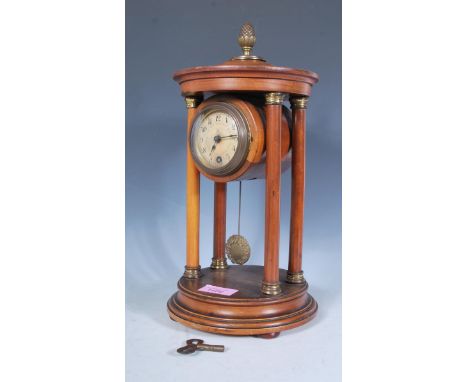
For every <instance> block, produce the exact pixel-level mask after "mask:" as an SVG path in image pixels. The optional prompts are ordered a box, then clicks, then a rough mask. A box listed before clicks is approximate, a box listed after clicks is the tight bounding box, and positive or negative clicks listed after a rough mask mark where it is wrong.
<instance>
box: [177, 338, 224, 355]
mask: <svg viewBox="0 0 468 382" xmlns="http://www.w3.org/2000/svg"><path fill="white" fill-rule="evenodd" d="M196 350H206V351H216V352H223V351H224V345H208V344H205V343H203V340H199V339H198V338H192V339H190V340H187V345H185V346H183V347H181V348H179V349H177V353H180V354H191V353H194V352H195V351H196Z"/></svg>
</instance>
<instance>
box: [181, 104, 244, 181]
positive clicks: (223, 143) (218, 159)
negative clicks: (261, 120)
mask: <svg viewBox="0 0 468 382" xmlns="http://www.w3.org/2000/svg"><path fill="white" fill-rule="evenodd" d="M248 140H249V131H248V126H247V123H246V122H245V119H244V118H243V116H242V114H241V112H240V111H239V110H238V109H236V108H235V107H234V106H233V105H231V104H229V103H226V102H217V103H213V104H210V105H209V106H207V107H206V108H204V109H203V110H202V111H201V112H200V113H199V114H198V115H197V117H196V118H195V121H194V123H193V126H192V131H191V135H190V149H191V152H192V157H193V159H194V160H195V162H196V163H197V164H198V166H199V167H201V168H202V169H203V170H204V171H206V172H207V173H208V174H210V175H217V176H223V175H228V174H230V173H232V172H234V171H236V170H237V169H238V168H239V167H240V166H241V165H242V163H243V162H244V160H245V157H246V155H247V152H248Z"/></svg>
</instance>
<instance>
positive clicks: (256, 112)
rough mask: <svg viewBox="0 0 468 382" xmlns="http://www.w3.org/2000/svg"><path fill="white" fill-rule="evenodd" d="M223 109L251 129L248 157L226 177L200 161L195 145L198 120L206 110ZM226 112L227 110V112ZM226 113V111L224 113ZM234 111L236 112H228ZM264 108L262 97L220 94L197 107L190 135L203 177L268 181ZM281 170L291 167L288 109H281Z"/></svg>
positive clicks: (289, 113) (197, 165) (215, 180)
mask: <svg viewBox="0 0 468 382" xmlns="http://www.w3.org/2000/svg"><path fill="white" fill-rule="evenodd" d="M213 107H221V108H227V109H235V111H237V113H238V114H239V116H238V117H237V118H239V119H240V118H242V120H243V121H244V122H245V124H246V125H247V128H248V129H249V132H248V134H247V135H248V136H249V137H248V140H249V141H248V143H247V144H248V147H247V151H246V155H245V157H244V158H243V161H242V162H241V163H240V164H239V166H237V167H235V168H234V169H233V170H234V171H231V172H229V173H227V174H220V175H217V174H213V173H212V172H210V171H209V170H208V169H207V168H205V166H204V165H203V164H202V163H201V162H200V161H199V160H197V157H196V155H194V147H193V142H192V134H193V129H194V127H195V123H196V122H197V118H198V116H199V115H200V114H202V113H204V112H205V111H206V110H207V109H210V108H213ZM224 110H226V109H224ZM224 110H223V111H224ZM229 111H230V112H232V111H233V110H229ZM265 126H266V118H265V109H264V105H263V104H262V97H260V96H258V95H254V94H252V95H245V94H242V93H239V94H229V95H226V94H219V95H213V96H211V97H209V98H208V99H207V100H205V101H203V102H202V103H201V104H200V105H199V106H198V108H197V115H196V116H195V119H194V123H193V124H192V127H191V129H190V133H189V135H188V139H189V142H188V144H189V146H190V151H191V154H192V158H193V159H194V163H195V166H196V167H197V169H198V170H199V171H200V173H201V174H202V175H204V176H205V177H206V178H208V179H210V180H212V181H214V182H231V181H234V180H253V179H264V178H265V166H266V145H265V136H266V134H265ZM281 161H282V164H281V170H282V172H284V171H286V170H287V169H289V168H290V165H291V111H290V110H289V109H288V108H286V107H285V106H283V107H282V118H281Z"/></svg>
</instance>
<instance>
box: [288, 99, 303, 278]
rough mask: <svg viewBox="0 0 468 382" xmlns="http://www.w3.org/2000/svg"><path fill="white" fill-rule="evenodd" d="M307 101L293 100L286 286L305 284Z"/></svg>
mask: <svg viewBox="0 0 468 382" xmlns="http://www.w3.org/2000/svg"><path fill="white" fill-rule="evenodd" d="M307 100H308V97H297V98H296V97H291V99H290V102H291V108H292V165H291V170H292V171H291V172H292V179H291V222H290V231H289V264H288V274H287V282H289V283H293V284H301V283H304V282H305V279H304V274H303V272H302V238H303V230H304V189H305V147H306V146H305V141H306V115H305V114H306V109H307Z"/></svg>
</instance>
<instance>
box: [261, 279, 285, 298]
mask: <svg viewBox="0 0 468 382" xmlns="http://www.w3.org/2000/svg"><path fill="white" fill-rule="evenodd" d="M262 293H263V294H268V295H271V296H275V295H277V294H280V293H281V287H280V284H279V283H267V282H265V281H263V282H262Z"/></svg>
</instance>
